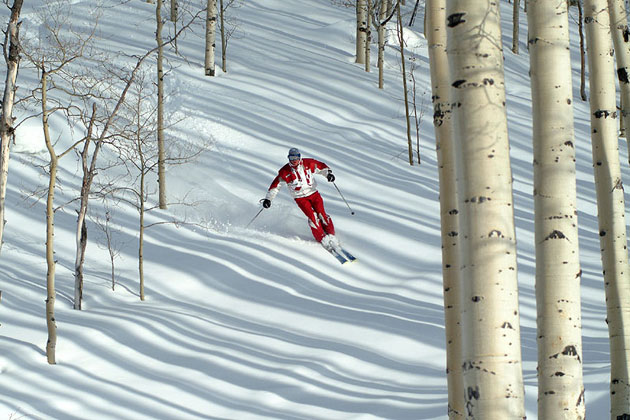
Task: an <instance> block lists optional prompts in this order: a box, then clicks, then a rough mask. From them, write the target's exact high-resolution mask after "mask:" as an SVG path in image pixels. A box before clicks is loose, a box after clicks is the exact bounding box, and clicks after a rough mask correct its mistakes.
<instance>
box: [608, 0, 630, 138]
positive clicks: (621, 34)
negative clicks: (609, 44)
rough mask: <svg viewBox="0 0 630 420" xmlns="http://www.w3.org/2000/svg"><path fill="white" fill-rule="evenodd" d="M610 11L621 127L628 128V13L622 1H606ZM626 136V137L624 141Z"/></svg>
mask: <svg viewBox="0 0 630 420" xmlns="http://www.w3.org/2000/svg"><path fill="white" fill-rule="evenodd" d="M608 10H610V29H611V31H612V39H613V45H614V46H615V57H616V60H617V78H618V80H619V89H620V90H621V116H620V117H621V120H622V122H621V125H623V126H624V127H626V128H628V127H630V109H628V107H630V28H628V13H627V12H626V5H625V4H624V2H623V0H608ZM627 140H628V136H627V135H626V141H627Z"/></svg>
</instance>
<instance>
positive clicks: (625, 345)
mask: <svg viewBox="0 0 630 420" xmlns="http://www.w3.org/2000/svg"><path fill="white" fill-rule="evenodd" d="M584 28H585V32H586V45H587V55H588V66H589V69H590V72H589V84H590V92H591V98H590V109H591V141H592V148H593V164H594V165H593V166H594V168H595V169H594V174H595V185H596V190H597V213H598V214H597V220H598V224H599V242H600V248H601V254H602V267H603V270H604V273H603V274H604V287H605V291H606V315H607V316H606V320H607V322H608V335H609V337H610V371H611V382H610V394H611V419H615V420H616V419H620V418H630V383H629V381H630V371H629V365H628V360H629V359H630V352H629V351H628V350H629V348H630V336H629V335H628V325H630V271H629V270H628V253H627V252H628V251H627V246H626V223H625V217H624V211H625V202H624V196H623V183H622V180H621V169H620V166H619V146H618V139H617V121H616V105H617V104H616V92H615V75H614V63H613V57H612V55H611V54H610V52H611V51H612V40H611V36H610V17H609V14H608V4H607V2H606V0H587V1H585V2H584ZM624 326H626V327H625V328H624Z"/></svg>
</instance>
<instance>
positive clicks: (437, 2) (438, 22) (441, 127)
mask: <svg viewBox="0 0 630 420" xmlns="http://www.w3.org/2000/svg"><path fill="white" fill-rule="evenodd" d="M425 38H426V40H427V44H428V51H429V67H430V71H431V95H432V99H433V128H434V130H435V142H436V152H437V158H438V176H439V180H440V227H441V239H442V282H443V286H444V330H445V334H446V379H447V384H448V418H449V419H450V420H455V419H462V418H464V417H463V416H464V412H465V407H464V398H463V396H464V389H463V385H464V382H463V378H462V347H461V346H462V342H461V333H462V330H461V317H460V310H461V304H460V300H461V299H460V298H461V283H460V280H459V256H458V246H457V244H458V239H459V221H458V213H459V211H458V205H457V185H456V182H457V179H456V177H455V149H454V144H453V127H452V122H451V109H450V102H449V94H450V83H449V71H448V69H449V67H448V56H447V54H446V0H427V1H426V3H425Z"/></svg>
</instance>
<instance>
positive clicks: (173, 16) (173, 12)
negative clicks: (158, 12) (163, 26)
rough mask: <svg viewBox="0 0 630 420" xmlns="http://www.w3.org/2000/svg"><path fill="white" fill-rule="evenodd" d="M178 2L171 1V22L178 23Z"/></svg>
mask: <svg viewBox="0 0 630 420" xmlns="http://www.w3.org/2000/svg"><path fill="white" fill-rule="evenodd" d="M177 8H178V7H177V0H171V22H177Z"/></svg>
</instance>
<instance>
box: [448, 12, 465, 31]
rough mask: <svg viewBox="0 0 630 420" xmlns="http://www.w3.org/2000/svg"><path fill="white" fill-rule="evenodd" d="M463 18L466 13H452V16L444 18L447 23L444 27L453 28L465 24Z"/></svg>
mask: <svg viewBox="0 0 630 420" xmlns="http://www.w3.org/2000/svg"><path fill="white" fill-rule="evenodd" d="M464 16H466V13H453V14H452V15H450V16H449V17H447V18H446V22H447V23H446V25H447V26H448V27H449V28H454V27H456V26H457V25H459V24H461V23H464V22H466V20H465V19H464Z"/></svg>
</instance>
